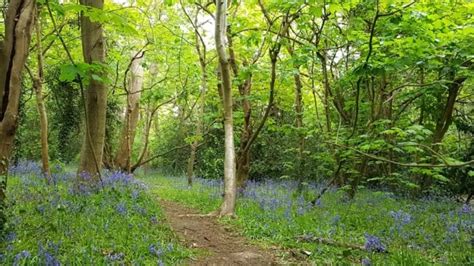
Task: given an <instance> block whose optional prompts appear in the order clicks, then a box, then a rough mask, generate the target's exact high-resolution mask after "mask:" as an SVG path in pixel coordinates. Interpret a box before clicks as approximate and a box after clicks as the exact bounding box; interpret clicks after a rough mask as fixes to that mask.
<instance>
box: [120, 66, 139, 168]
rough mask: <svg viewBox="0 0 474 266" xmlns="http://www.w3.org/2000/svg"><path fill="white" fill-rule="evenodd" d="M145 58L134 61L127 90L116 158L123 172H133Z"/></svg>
mask: <svg viewBox="0 0 474 266" xmlns="http://www.w3.org/2000/svg"><path fill="white" fill-rule="evenodd" d="M142 58H143V57H140V58H138V57H137V58H134V59H132V64H131V67H130V74H131V75H130V80H129V86H128V90H127V110H126V111H125V118H124V123H123V127H122V134H121V137H120V144H119V149H118V150H117V155H116V157H115V166H116V167H118V168H119V169H120V170H122V171H127V172H128V173H130V172H131V157H132V148H133V142H134V140H135V132H136V130H135V129H136V127H137V123H138V116H139V114H140V110H139V106H140V96H141V90H142V84H143V67H142V66H141V61H142Z"/></svg>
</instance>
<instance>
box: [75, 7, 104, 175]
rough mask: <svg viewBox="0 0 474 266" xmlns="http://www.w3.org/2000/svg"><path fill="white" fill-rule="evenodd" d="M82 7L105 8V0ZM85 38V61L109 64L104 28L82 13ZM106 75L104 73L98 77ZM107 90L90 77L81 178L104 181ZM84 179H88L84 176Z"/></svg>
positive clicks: (80, 165) (83, 35)
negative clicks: (102, 173) (102, 176)
mask: <svg viewBox="0 0 474 266" xmlns="http://www.w3.org/2000/svg"><path fill="white" fill-rule="evenodd" d="M80 2H81V5H84V6H87V7H92V8H98V9H103V6H104V1H103V0H81V1H80ZM81 37H82V52H83V55H84V61H85V62H86V63H88V64H104V63H105V41H104V36H103V29H102V25H101V24H100V23H99V22H94V21H91V20H90V19H89V17H87V16H85V15H84V14H81ZM104 74H105V73H104V72H103V71H100V72H99V73H95V75H98V76H101V75H104ZM106 108H107V87H106V86H105V83H104V82H103V81H101V80H97V79H94V77H93V75H91V76H90V79H89V84H88V85H87V90H86V92H85V134H84V140H83V143H82V151H81V159H80V163H79V169H78V173H79V176H83V175H86V176H89V177H92V178H93V179H96V180H97V179H98V178H100V169H101V165H102V155H103V151H104V139H105V116H106ZM83 177H84V176H83Z"/></svg>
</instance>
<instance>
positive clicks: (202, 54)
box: [186, 16, 208, 187]
mask: <svg viewBox="0 0 474 266" xmlns="http://www.w3.org/2000/svg"><path fill="white" fill-rule="evenodd" d="M196 25H197V16H196V19H195V21H194V23H193V26H194V27H195V28H194V37H195V48H196V52H197V53H198V55H199V65H200V67H201V92H200V94H199V111H198V118H197V125H196V132H195V136H196V139H194V140H193V143H191V153H190V155H189V159H188V166H187V169H186V175H187V178H188V186H190V187H191V186H192V185H193V178H194V164H195V162H196V153H197V148H198V146H199V142H200V141H201V140H200V139H201V137H202V134H203V127H204V111H205V110H204V109H205V105H206V92H207V80H208V77H207V62H206V53H207V50H206V44H205V43H204V41H203V39H202V36H201V35H200V33H199V31H198V28H197V26H196Z"/></svg>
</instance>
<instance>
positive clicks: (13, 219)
mask: <svg viewBox="0 0 474 266" xmlns="http://www.w3.org/2000/svg"><path fill="white" fill-rule="evenodd" d="M10 172H11V176H10V178H9V184H8V195H7V196H8V204H9V208H8V213H7V217H8V224H7V228H6V232H5V233H4V235H3V236H2V238H3V239H1V240H2V241H1V244H0V264H2V265H60V264H65V265H105V264H112V265H123V264H125V265H131V264H133V265H156V264H158V265H161V264H166V265H169V264H180V262H182V261H183V260H184V259H186V258H189V257H190V256H192V255H193V253H191V251H190V250H188V249H186V248H184V247H182V246H180V245H179V244H178V243H177V241H176V240H175V236H174V235H173V233H172V232H171V230H170V228H169V226H168V225H167V224H166V223H165V222H164V219H163V213H162V211H161V210H160V208H159V206H157V204H156V201H155V199H154V198H153V197H152V196H151V195H150V194H149V193H148V191H147V188H146V187H145V185H144V184H143V183H141V182H139V181H137V180H135V179H133V178H132V177H130V176H128V175H125V174H122V173H112V172H109V173H106V174H105V175H104V176H103V181H104V182H103V183H102V185H101V186H99V187H91V186H77V185H75V182H74V180H75V175H74V174H73V173H72V172H71V171H67V170H64V169H62V168H61V167H59V166H57V167H55V168H54V174H53V177H54V184H53V185H46V184H45V181H44V179H43V178H42V177H41V174H40V172H41V170H40V168H39V167H38V165H37V164H34V163H28V162H24V163H22V164H21V165H19V166H17V167H14V168H13V169H11V171H10Z"/></svg>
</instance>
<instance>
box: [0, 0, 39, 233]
mask: <svg viewBox="0 0 474 266" xmlns="http://www.w3.org/2000/svg"><path fill="white" fill-rule="evenodd" d="M35 12H36V1H35V0H12V1H10V2H9V4H8V9H7V12H6V17H5V37H4V39H3V41H1V42H0V49H1V50H0V140H1V141H0V177H2V180H0V231H1V230H2V229H3V224H4V221H5V217H3V213H4V208H5V197H6V195H5V193H6V189H7V176H8V162H9V159H10V155H11V152H12V149H13V141H14V138H15V133H16V129H17V125H18V111H19V101H20V93H21V73H22V70H23V67H24V65H25V62H26V59H27V57H28V51H29V46H30V39H31V31H32V27H33V21H34V17H35Z"/></svg>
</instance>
